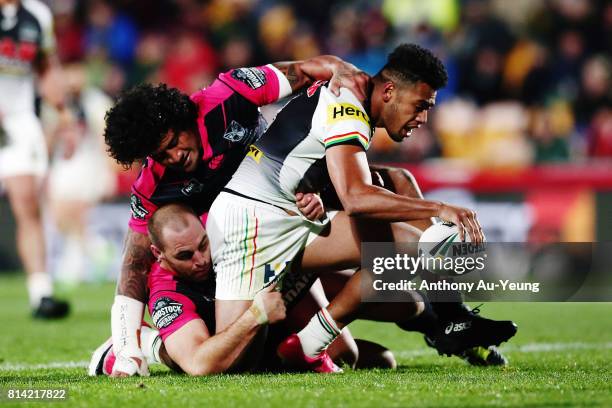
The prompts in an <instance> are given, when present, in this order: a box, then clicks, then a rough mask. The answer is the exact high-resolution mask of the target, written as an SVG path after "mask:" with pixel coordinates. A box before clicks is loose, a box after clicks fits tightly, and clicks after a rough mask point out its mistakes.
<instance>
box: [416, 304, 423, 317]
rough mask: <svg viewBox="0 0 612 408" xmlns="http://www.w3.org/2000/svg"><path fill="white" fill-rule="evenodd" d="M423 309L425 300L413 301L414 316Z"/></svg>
mask: <svg viewBox="0 0 612 408" xmlns="http://www.w3.org/2000/svg"><path fill="white" fill-rule="evenodd" d="M424 311H425V302H423V301H418V302H415V303H414V317H417V316H419V315H420V314H421V313H423V312H424Z"/></svg>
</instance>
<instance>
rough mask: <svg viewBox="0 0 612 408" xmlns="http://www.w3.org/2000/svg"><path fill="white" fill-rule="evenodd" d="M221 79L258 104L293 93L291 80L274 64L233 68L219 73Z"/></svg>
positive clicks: (271, 101)
mask: <svg viewBox="0 0 612 408" xmlns="http://www.w3.org/2000/svg"><path fill="white" fill-rule="evenodd" d="M219 80H220V81H221V82H223V83H225V84H226V85H227V86H229V87H230V88H231V89H233V90H234V91H235V92H237V93H239V94H240V95H242V96H243V97H245V98H246V99H248V100H249V101H250V102H251V103H253V104H255V105H257V106H263V105H268V104H270V103H274V102H276V101H278V100H279V99H282V98H284V97H286V96H288V95H290V94H291V85H290V84H289V81H288V80H287V78H286V77H285V75H283V74H282V73H281V72H280V71H279V70H278V69H277V68H276V67H274V66H272V65H265V66H261V67H252V68H237V69H233V70H231V71H228V72H226V73H223V74H221V75H219Z"/></svg>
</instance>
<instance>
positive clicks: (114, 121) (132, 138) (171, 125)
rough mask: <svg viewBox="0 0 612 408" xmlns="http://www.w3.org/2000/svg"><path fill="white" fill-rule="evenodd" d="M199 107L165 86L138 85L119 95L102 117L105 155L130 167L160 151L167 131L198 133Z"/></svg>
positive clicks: (177, 91) (174, 89)
mask: <svg viewBox="0 0 612 408" xmlns="http://www.w3.org/2000/svg"><path fill="white" fill-rule="evenodd" d="M197 117H198V107H197V105H196V104H195V103H194V102H193V101H192V100H191V99H190V98H189V96H188V95H185V94H184V93H182V92H180V91H179V90H178V89H176V88H168V87H167V86H166V84H159V85H157V86H154V85H151V84H141V85H138V86H136V87H134V88H132V89H130V90H128V91H126V92H125V93H123V94H122V95H121V97H120V98H119V100H118V101H117V103H116V104H115V106H114V107H112V108H111V109H110V110H109V111H108V112H107V113H106V116H105V120H106V128H105V129H104V140H105V141H106V145H107V147H108V149H107V151H108V153H109V154H110V155H111V157H113V158H114V159H115V160H116V161H117V162H118V163H120V164H122V165H123V166H124V167H128V168H129V167H130V166H131V165H132V163H133V162H135V161H137V160H144V159H145V158H146V157H147V156H149V155H151V154H153V153H154V152H155V151H156V150H157V149H159V147H160V144H161V142H162V140H163V138H164V136H165V135H166V134H167V133H168V131H169V130H173V131H174V132H175V133H179V132H182V131H185V130H191V129H197V127H196V126H197V122H196V120H197Z"/></svg>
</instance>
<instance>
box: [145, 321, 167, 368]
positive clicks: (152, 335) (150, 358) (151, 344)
mask: <svg viewBox="0 0 612 408" xmlns="http://www.w3.org/2000/svg"><path fill="white" fill-rule="evenodd" d="M161 345H162V339H161V337H160V336H159V332H158V331H157V330H155V329H152V328H150V327H147V326H142V327H141V328H140V346H141V347H142V352H143V354H144V356H145V358H146V359H147V363H149V364H154V363H161V360H160V358H159V349H160V348H161Z"/></svg>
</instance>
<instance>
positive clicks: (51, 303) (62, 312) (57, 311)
mask: <svg viewBox="0 0 612 408" xmlns="http://www.w3.org/2000/svg"><path fill="white" fill-rule="evenodd" d="M69 312H70V305H69V304H68V302H64V301H63V300H57V299H55V298H54V297H44V298H42V299H41V300H40V304H39V305H38V307H37V308H36V309H35V310H34V311H33V312H32V316H33V317H34V318H35V319H61V318H62V317H66V316H68V313H69Z"/></svg>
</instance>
